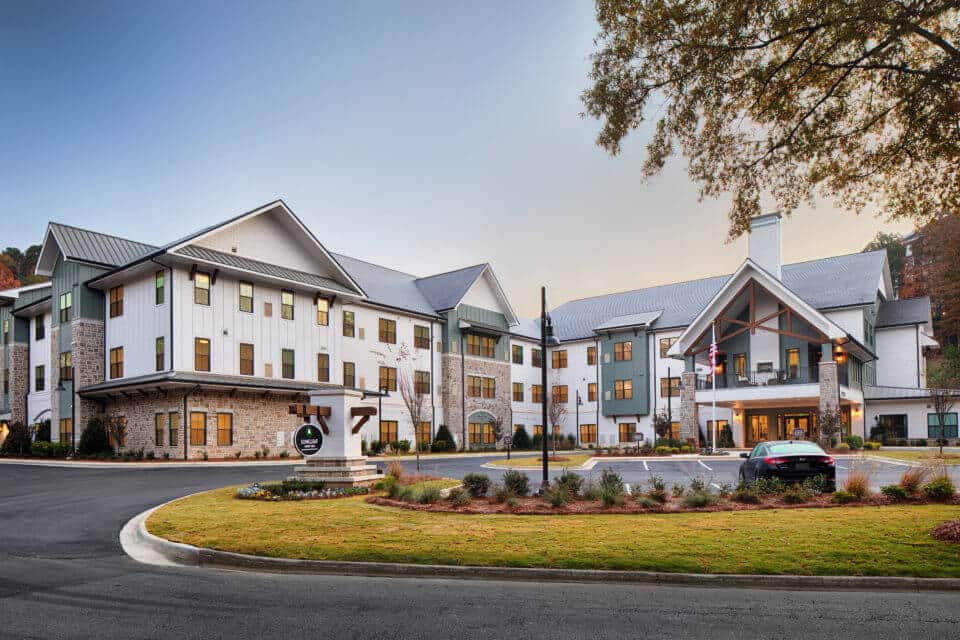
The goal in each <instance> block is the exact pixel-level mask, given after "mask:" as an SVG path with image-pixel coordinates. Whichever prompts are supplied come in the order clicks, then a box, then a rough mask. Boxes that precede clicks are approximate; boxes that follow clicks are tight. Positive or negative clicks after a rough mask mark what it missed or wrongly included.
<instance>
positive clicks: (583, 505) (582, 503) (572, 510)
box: [367, 494, 960, 526]
mask: <svg viewBox="0 0 960 640" xmlns="http://www.w3.org/2000/svg"><path fill="white" fill-rule="evenodd" d="M367 502H369V503H371V504H377V505H381V506H385V507H398V508H400V509H409V510H411V511H432V512H436V513H462V514H475V515H484V514H508V515H536V516H543V515H589V514H611V513H623V514H640V513H710V512H715V511H757V510H761V509H828V508H831V507H875V506H884V505H892V504H932V503H931V502H930V501H928V500H925V499H923V498H915V499H912V500H909V501H906V502H894V501H893V500H890V499H889V498H887V497H886V496H884V495H882V494H875V495H872V496H870V497H869V498H867V499H866V500H863V501H859V502H849V503H847V504H836V503H834V502H832V501H831V498H830V496H829V495H823V496H817V497H816V498H814V499H813V500H812V501H810V502H807V503H804V504H785V503H784V502H782V501H781V500H780V499H779V498H778V497H768V498H765V499H764V500H763V502H761V503H760V504H743V503H740V502H733V501H732V500H725V501H722V502H720V503H719V504H716V505H713V506H710V507H702V508H690V507H685V506H683V505H682V504H680V502H679V501H674V500H671V501H669V502H667V503H666V504H664V505H663V506H662V507H661V508H658V509H648V508H645V507H642V506H641V505H640V504H639V503H637V501H636V500H634V499H633V498H630V497H627V499H626V502H625V503H624V505H623V506H621V507H609V508H606V507H604V506H603V504H602V503H601V502H600V501H599V500H593V501H587V500H576V501H571V502H568V503H567V505H566V506H564V507H553V506H551V505H550V504H549V503H548V502H545V501H544V500H543V499H541V498H537V497H533V496H528V497H525V498H517V506H516V507H513V508H510V506H509V505H507V504H506V503H498V502H496V501H495V500H494V499H493V498H490V497H487V498H474V499H473V500H471V501H470V504H468V505H465V506H462V507H456V506H454V505H453V504H452V503H450V502H449V501H447V500H442V501H440V502H436V503H434V504H417V503H411V502H402V501H400V500H393V499H390V498H386V497H383V496H370V497H369V498H367ZM949 504H960V495H958V496H955V497H954V499H953V500H952V501H951V502H950V503H949ZM958 526H960V525H958Z"/></svg>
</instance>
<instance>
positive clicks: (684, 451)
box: [680, 444, 693, 453]
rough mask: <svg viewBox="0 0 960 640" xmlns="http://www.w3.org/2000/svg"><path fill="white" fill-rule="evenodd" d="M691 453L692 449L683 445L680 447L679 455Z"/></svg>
mask: <svg viewBox="0 0 960 640" xmlns="http://www.w3.org/2000/svg"><path fill="white" fill-rule="evenodd" d="M691 451H693V448H692V447H691V446H690V445H688V444H685V445H683V446H682V447H680V453H690V452H691Z"/></svg>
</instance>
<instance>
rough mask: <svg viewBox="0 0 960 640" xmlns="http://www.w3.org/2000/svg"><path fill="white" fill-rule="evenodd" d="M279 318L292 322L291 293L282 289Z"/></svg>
mask: <svg viewBox="0 0 960 640" xmlns="http://www.w3.org/2000/svg"><path fill="white" fill-rule="evenodd" d="M280 317H281V318H283V319H284V320H293V291H287V290H286V289H284V290H283V291H281V292H280Z"/></svg>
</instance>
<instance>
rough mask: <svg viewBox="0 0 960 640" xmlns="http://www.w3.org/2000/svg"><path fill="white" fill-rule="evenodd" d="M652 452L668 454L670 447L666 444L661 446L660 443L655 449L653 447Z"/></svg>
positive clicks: (662, 454) (659, 454) (660, 454)
mask: <svg viewBox="0 0 960 640" xmlns="http://www.w3.org/2000/svg"><path fill="white" fill-rule="evenodd" d="M654 452H655V453H656V454H657V455H658V456H666V455H670V447H666V446H662V445H661V446H659V447H657V448H656V449H654Z"/></svg>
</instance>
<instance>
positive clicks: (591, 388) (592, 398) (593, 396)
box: [587, 382, 597, 402]
mask: <svg viewBox="0 0 960 640" xmlns="http://www.w3.org/2000/svg"><path fill="white" fill-rule="evenodd" d="M596 401H597V383H596V382H588V383H587V402H596Z"/></svg>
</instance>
